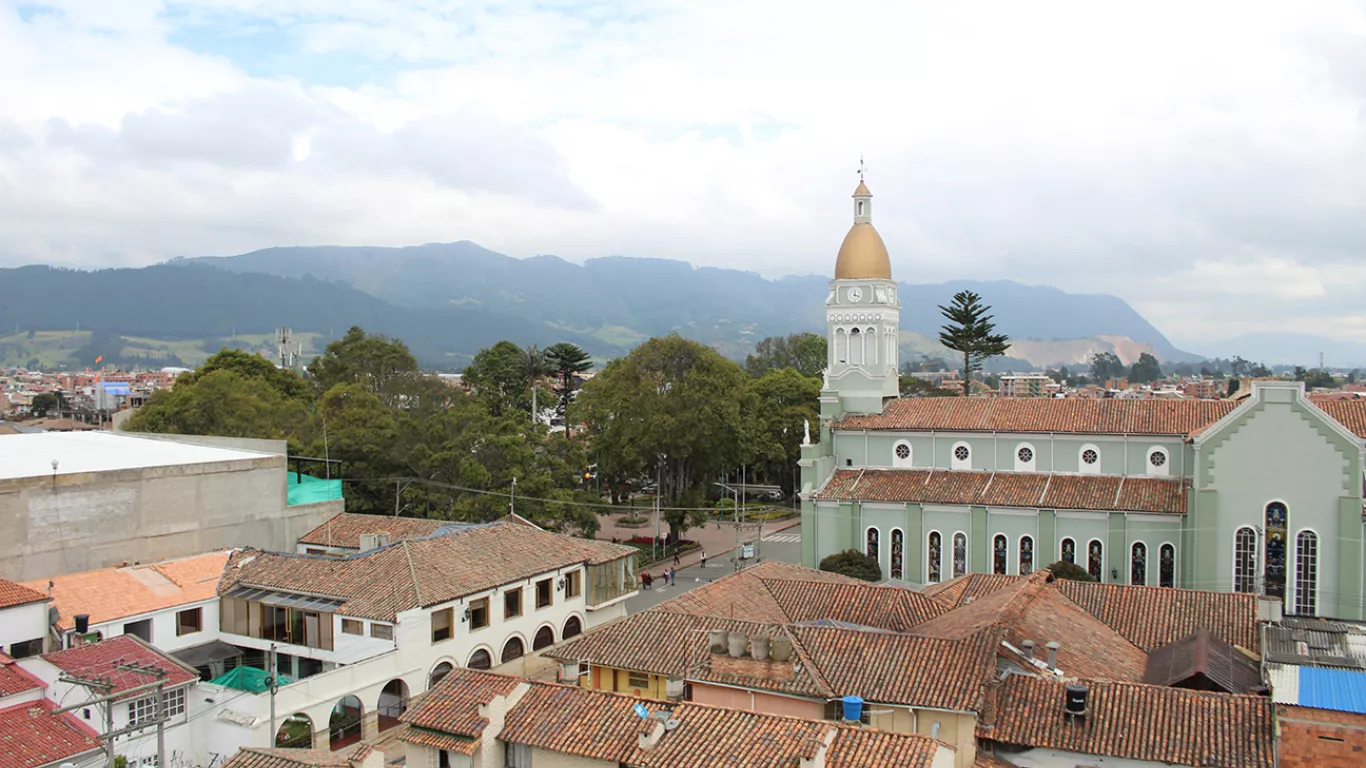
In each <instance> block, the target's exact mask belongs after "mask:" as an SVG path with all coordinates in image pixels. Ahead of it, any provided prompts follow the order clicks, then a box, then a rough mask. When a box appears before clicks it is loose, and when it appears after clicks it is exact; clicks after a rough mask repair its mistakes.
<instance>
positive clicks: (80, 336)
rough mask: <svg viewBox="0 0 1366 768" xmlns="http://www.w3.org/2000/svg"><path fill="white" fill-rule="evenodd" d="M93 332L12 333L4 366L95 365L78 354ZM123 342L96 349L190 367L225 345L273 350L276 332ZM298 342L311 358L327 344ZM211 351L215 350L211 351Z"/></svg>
mask: <svg viewBox="0 0 1366 768" xmlns="http://www.w3.org/2000/svg"><path fill="white" fill-rule="evenodd" d="M91 337H92V334H91V332H90V331H76V330H70V331H34V332H32V334H30V333H28V332H23V333H12V334H9V335H7V336H0V367H10V366H18V367H30V366H29V364H30V363H32V362H33V361H35V360H36V361H37V366H36V367H37V368H38V369H39V370H44V371H57V370H78V369H82V368H87V367H90V366H93V365H94V363H95V361H94V359H90V360H77V359H76V353H77V352H78V351H79V350H80V349H82V348H84V347H88V346H89V345H90V343H91ZM119 338H120V339H122V341H123V345H122V346H121V347H120V348H119V349H117V350H114V349H109V350H96V353H97V354H102V355H105V356H106V357H107V358H111V359H112V358H115V357H120V358H140V361H139V364H140V365H141V366H142V367H157V364H158V362H161V363H162V364H164V365H169V364H171V363H172V362H173V361H174V360H175V359H176V358H179V360H180V362H181V364H183V365H186V366H188V367H197V366H199V365H202V364H203V363H204V361H205V360H207V359H208V358H209V355H211V354H213V352H217V351H218V350H219V349H220V348H222V347H224V346H228V347H233V346H235V347H238V348H241V349H248V350H261V349H270V350H273V349H274V346H275V334H273V333H251V334H248V333H243V334H238V335H237V336H235V337H232V338H227V337H224V338H217V337H216V338H214V339H213V342H214V343H213V344H209V343H208V342H209V339H207V338H203V339H154V338H147V337H140V336H119ZM294 339H295V341H297V342H300V343H302V344H303V358H304V359H305V360H309V359H311V358H313V357H315V356H317V355H318V354H320V353H321V352H322V347H323V346H325V344H324V340H323V338H322V334H318V333H297V334H295V335H294ZM210 350H211V351H210Z"/></svg>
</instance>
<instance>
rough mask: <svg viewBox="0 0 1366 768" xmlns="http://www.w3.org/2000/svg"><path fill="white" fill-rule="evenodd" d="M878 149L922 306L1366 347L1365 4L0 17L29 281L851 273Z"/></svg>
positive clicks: (240, 1)
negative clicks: (424, 266)
mask: <svg viewBox="0 0 1366 768" xmlns="http://www.w3.org/2000/svg"><path fill="white" fill-rule="evenodd" d="M416 6H425V7H428V8H430V9H431V10H416V9H415V7H416ZM860 153H862V154H863V155H864V156H865V157H866V158H867V163H868V183H869V186H870V187H871V188H872V190H873V192H874V194H875V195H876V198H875V204H874V222H875V223H876V225H877V226H878V229H879V230H880V231H881V233H882V235H883V238H884V239H885V241H886V242H887V246H888V248H889V250H890V251H891V254H892V264H893V270H894V272H895V275H896V277H897V278H899V279H901V280H907V281H911V282H932V281H940V280H946V279H951V278H977V279H1002V278H1005V279H1012V280H1019V281H1022V282H1028V283H1039V284H1050V285H1056V286H1058V287H1061V288H1063V289H1066V290H1069V291H1076V292H1100V293H1112V294H1115V295H1118V296H1121V297H1123V298H1125V299H1127V300H1128V301H1129V302H1130V303H1132V304H1133V305H1134V306H1135V307H1136V308H1137V309H1139V311H1141V312H1143V313H1144V314H1145V315H1146V316H1147V317H1148V318H1149V319H1150V320H1151V321H1153V322H1154V323H1155V324H1156V325H1157V326H1158V327H1159V328H1160V329H1162V330H1163V331H1164V332H1166V333H1167V334H1168V336H1170V337H1171V338H1172V339H1173V340H1175V341H1178V342H1183V341H1197V340H1208V339H1219V338H1225V337H1229V336H1233V335H1237V334H1240V333H1244V332H1248V331H1257V330H1291V331H1303V332H1309V333H1316V334H1320V335H1327V336H1335V337H1338V338H1343V339H1355V340H1361V341H1366V304H1363V301H1362V295H1363V289H1366V0H1342V1H1337V0H1313V2H1300V3H1295V2H1284V1H1283V0H1278V1H1276V2H1255V1H1249V0H1238V1H1236V2H1214V1H1212V0H1199V2H1189V1H1186V2H1153V1H1152V0H1149V1H1148V2H1141V3H1140V2H1129V3H1119V2H1094V0H1090V1H1082V2H1047V1H1043V0H1030V1H1029V2H1019V0H1013V1H1011V2H999V3H997V2H971V3H946V2H919V1H914V2H913V1H911V0H892V1H890V2H881V0H863V1H862V2H859V3H833V2H822V3H814V2H809V3H808V2H801V0H796V1H794V0H785V1H777V0H775V1H773V2H769V1H768V0H764V1H762V2H759V1H753V2H751V1H748V0H676V1H670V0H660V1H658V2H657V1H656V0H623V1H622V2H617V3H612V2H591V1H590V2H561V1H560V0H538V1H535V2H532V1H528V2H520V1H519V0H501V1H500V2H494V3H489V4H488V5H487V7H482V8H481V7H479V4H478V3H476V2H473V1H470V2H465V1H457V2H440V1H438V0H428V1H426V2H416V0H402V1H401V2H400V1H398V0H187V1H186V2H159V1H158V0H56V1H54V2H43V3H28V2H20V3H15V2H12V0H0V264H3V265H15V264H21V263H33V262H52V263H61V264H66V265H71V266H81V267H102V266H125V265H143V264H148V263H153V262H156V261H161V260H164V259H166V258H170V257H173V256H182V255H183V256H199V255H226V254H232V253H239V252H243V251H247V250H251V249H255V248H261V247H265V246H271V245H295V244H301V245H306V244H324V243H336V244H357V245H359V244H374V245H406V244H415V243H423V242H432V241H451V240H462V239H468V240H474V241H476V242H478V243H480V244H482V245H484V246H486V247H489V248H492V249H494V250H497V251H500V252H503V253H507V254H509V255H512V256H519V257H521V256H529V255H534V254H539V253H553V254H558V255H560V256H563V257H565V258H568V259H571V260H582V259H584V258H589V257H593V256H601V255H608V254H625V255H632V256H656V257H667V258H678V259H685V260H688V261H691V262H693V263H695V264H707V265H720V266H727V267H737V268H744V269H749V270H753V271H757V272H760V273H762V274H764V275H766V276H778V275H783V274H809V273H817V274H828V273H829V272H830V271H831V270H832V267H833V259H834V254H835V251H836V250H837V249H838V247H839V242H840V239H841V238H842V237H843V235H844V231H845V230H846V228H847V227H848V223H849V217H850V213H851V211H850V201H849V197H848V196H849V193H850V192H851V191H852V189H853V187H854V186H855V184H856V183H857V177H856V174H855V171H856V170H857V168H858V159H859V156H860Z"/></svg>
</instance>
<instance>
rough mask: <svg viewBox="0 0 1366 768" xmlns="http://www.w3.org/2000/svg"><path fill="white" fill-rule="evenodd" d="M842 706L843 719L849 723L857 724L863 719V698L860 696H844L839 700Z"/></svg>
mask: <svg viewBox="0 0 1366 768" xmlns="http://www.w3.org/2000/svg"><path fill="white" fill-rule="evenodd" d="M840 702H841V703H843V704H844V719H845V720H849V721H851V722H855V723H856V722H858V721H859V720H861V719H862V718H863V698H862V697H861V696H845V697H844V698H842V699H840Z"/></svg>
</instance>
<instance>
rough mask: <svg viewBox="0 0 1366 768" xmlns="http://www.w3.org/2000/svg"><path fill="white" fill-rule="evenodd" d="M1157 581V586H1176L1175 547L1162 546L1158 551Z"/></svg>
mask: <svg viewBox="0 0 1366 768" xmlns="http://www.w3.org/2000/svg"><path fill="white" fill-rule="evenodd" d="M1158 553H1159V555H1158V564H1157V581H1158V585H1159V586H1163V587H1174V586H1176V547H1173V546H1172V545H1170V544H1163V545H1162V547H1161V549H1159V550H1158Z"/></svg>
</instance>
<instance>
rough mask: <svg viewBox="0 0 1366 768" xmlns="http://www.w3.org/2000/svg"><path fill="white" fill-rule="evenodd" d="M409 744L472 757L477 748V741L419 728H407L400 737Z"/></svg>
mask: <svg viewBox="0 0 1366 768" xmlns="http://www.w3.org/2000/svg"><path fill="white" fill-rule="evenodd" d="M401 738H402V739H403V740H404V741H406V742H408V743H409V744H421V745H422V746H424V747H435V748H437V749H444V750H446V751H448V752H455V753H456V754H460V755H472V754H474V750H476V749H478V748H479V740H478V739H474V738H471V737H467V736H452V735H449V734H445V733H436V732H435V731H427V730H423V729H421V728H409V729H408V730H407V731H405V732H404V734H403V736H402V737H401Z"/></svg>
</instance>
